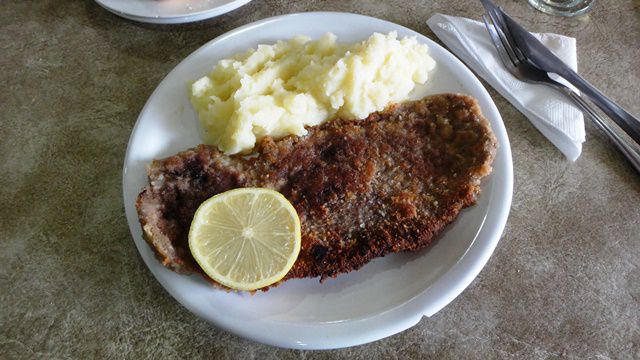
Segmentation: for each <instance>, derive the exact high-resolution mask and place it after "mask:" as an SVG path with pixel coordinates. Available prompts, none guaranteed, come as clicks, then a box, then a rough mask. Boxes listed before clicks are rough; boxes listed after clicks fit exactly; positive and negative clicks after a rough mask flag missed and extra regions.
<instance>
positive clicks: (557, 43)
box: [427, 14, 585, 161]
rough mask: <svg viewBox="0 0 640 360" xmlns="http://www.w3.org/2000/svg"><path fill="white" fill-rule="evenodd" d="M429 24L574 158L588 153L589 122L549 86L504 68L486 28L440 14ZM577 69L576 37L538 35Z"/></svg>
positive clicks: (545, 134)
mask: <svg viewBox="0 0 640 360" xmlns="http://www.w3.org/2000/svg"><path fill="white" fill-rule="evenodd" d="M427 24H428V25H429V27H430V28H431V30H433V32H434V33H435V34H436V35H437V36H438V37H439V38H440V40H442V42H443V43H444V44H445V45H447V47H449V49H450V50H451V51H453V52H454V53H455V54H456V55H457V56H458V57H459V58H460V60H462V61H463V62H464V63H466V64H467V65H468V66H469V67H471V68H472V69H473V70H474V71H475V72H476V73H477V74H478V75H480V76H481V77H482V78H483V79H485V80H486V81H487V82H488V83H489V84H491V86H493V87H494V88H495V89H496V90H497V91H498V92H499V93H500V94H502V96H504V97H505V98H506V99H507V100H509V102H510V103H511V104H513V106H515V107H516V108H517V109H518V110H520V112H522V113H523V114H524V116H526V117H527V118H528V119H529V120H530V121H531V123H532V124H533V125H534V126H535V127H536V128H537V129H538V130H540V132H541V133H542V134H543V135H544V136H546V137H547V138H548V139H549V141H551V142H552V143H553V144H554V145H555V146H556V147H557V148H558V149H559V150H560V151H561V152H562V153H563V154H564V155H565V156H566V157H567V158H568V159H569V160H571V161H575V160H576V159H577V158H578V157H579V156H580V153H581V152H582V143H583V142H584V135H585V132H584V119H583V116H582V112H580V111H579V110H578V109H577V108H576V107H575V106H573V104H572V103H571V102H570V101H569V100H568V99H565V97H564V96H563V95H561V94H560V93H559V92H557V91H556V90H554V89H552V88H550V87H548V86H546V85H535V84H529V83H525V82H523V81H520V80H518V79H516V78H515V77H514V76H513V75H511V74H510V73H509V72H508V71H507V70H506V69H505V68H504V66H503V65H502V62H501V61H500V58H499V57H498V53H497V51H496V49H495V48H494V46H493V43H492V42H491V39H490V38H489V33H488V32H487V30H486V29H485V27H484V24H483V23H481V22H478V21H474V20H471V19H467V18H462V17H455V16H447V15H443V14H435V15H433V16H432V17H431V18H430V19H429V20H428V21H427ZM533 36H535V37H536V38H538V39H539V40H540V41H541V42H542V43H543V44H545V45H546V46H547V47H549V49H550V50H551V51H553V53H554V54H556V55H557V56H558V57H559V58H560V59H562V60H563V61H564V62H565V63H566V64H567V65H569V66H570V67H571V68H572V69H573V70H576V69H577V67H578V61H577V56H576V39H574V38H571V37H566V36H562V35H556V34H533Z"/></svg>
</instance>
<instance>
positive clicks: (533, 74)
mask: <svg viewBox="0 0 640 360" xmlns="http://www.w3.org/2000/svg"><path fill="white" fill-rule="evenodd" d="M488 14H489V17H487V16H486V15H483V16H482V20H483V21H484V25H485V27H486V28H487V31H488V32H489V37H490V38H491V41H492V42H493V45H494V46H495V47H496V50H498V55H499V57H500V60H501V61H502V63H503V64H504V66H505V67H506V68H507V70H508V71H509V72H510V73H511V74H512V75H513V76H514V77H516V78H517V79H519V80H521V81H524V82H527V83H532V84H544V85H548V86H550V87H552V88H554V89H556V90H557V91H559V92H561V93H563V94H564V95H566V96H567V97H569V99H570V100H571V101H572V102H573V103H574V104H575V105H576V106H578V108H579V109H580V110H582V112H583V113H586V114H587V115H588V117H589V118H590V119H591V120H593V122H594V123H595V124H596V125H597V126H598V127H599V128H600V129H601V130H602V131H603V132H604V133H605V134H606V135H607V136H608V137H609V139H610V140H611V141H612V142H613V144H614V145H615V147H616V148H618V150H620V152H622V154H623V155H624V156H625V157H626V158H627V160H629V162H630V163H631V165H632V166H633V167H634V169H636V171H637V172H638V173H640V145H638V144H637V143H635V142H632V141H630V140H628V139H627V138H625V137H624V136H623V135H621V134H620V130H618V129H617V128H615V125H613V124H611V123H610V122H609V121H608V120H606V119H604V118H602V117H601V116H600V115H599V114H598V113H597V112H596V111H595V110H594V109H593V108H592V107H591V105H589V103H588V102H586V101H585V100H584V99H583V98H582V97H581V96H580V95H578V94H577V93H576V92H574V91H573V90H572V89H571V88H569V87H567V86H565V85H564V84H562V83H560V82H557V81H555V80H553V79H552V78H551V77H549V74H548V73H547V72H546V71H543V70H541V69H539V68H538V67H536V66H535V65H533V64H531V62H529V60H527V59H526V58H525V57H524V55H522V53H521V52H520V51H519V50H518V49H517V48H514V47H513V46H511V44H512V42H510V41H509V39H508V38H507V36H508V35H505V34H504V33H503V32H502V31H501V29H500V27H499V26H496V25H495V23H496V22H497V20H496V18H495V17H494V16H493V15H492V14H491V12H489V13H488Z"/></svg>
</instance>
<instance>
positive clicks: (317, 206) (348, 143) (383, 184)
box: [136, 94, 497, 282]
mask: <svg viewBox="0 0 640 360" xmlns="http://www.w3.org/2000/svg"><path fill="white" fill-rule="evenodd" d="M308 130H309V133H308V135H306V136H304V137H295V136H290V137H286V138H283V139H280V140H273V139H271V138H268V137H267V138H264V139H263V140H262V141H261V142H260V143H259V144H258V146H257V147H256V148H255V151H254V154H252V155H251V156H242V155H224V154H223V153H222V152H220V151H219V150H218V149H216V148H215V147H212V146H207V145H200V146H198V147H196V148H194V149H190V150H187V151H184V152H181V153H179V154H177V155H175V156H171V157H168V158H166V159H162V160H155V161H153V162H152V163H151V165H150V166H149V168H148V176H149V183H150V184H149V186H147V187H146V188H145V189H144V190H143V191H142V192H141V193H140V195H139V196H138V199H137V202H136V207H137V210H138V215H139V219H140V223H141V225H142V229H143V237H144V239H145V240H146V241H147V242H148V243H149V245H150V246H151V248H152V249H153V250H154V251H155V253H156V254H157V256H158V258H159V259H160V260H161V261H162V263H163V264H164V265H165V266H167V267H169V268H171V269H172V270H174V271H176V272H180V273H194V272H195V273H200V274H202V275H203V276H205V278H206V275H204V273H203V272H202V271H201V270H200V268H199V267H198V265H197V264H196V263H195V261H194V259H193V257H192V256H191V254H190V252H189V245H188V238H187V236H188V232H189V227H190V224H191V220H192V218H193V215H194V213H195V211H196V209H197V208H198V206H199V205H200V204H201V203H202V202H204V201H205V200H206V199H208V198H210V197H211V196H213V195H215V194H218V193H220V192H223V191H226V190H230V189H233V188H238V187H249V186H251V187H265V188H271V189H274V190H277V191H279V192H281V193H282V194H283V195H284V196H285V197H286V198H287V199H288V200H289V201H290V202H291V203H292V204H293V206H294V207H295V208H296V210H297V212H298V214H299V216H300V221H301V225H302V247H301V250H300V255H299V257H298V260H297V261H296V263H295V264H294V266H293V268H292V269H291V271H290V272H289V273H288V274H287V276H286V277H285V278H284V279H283V281H284V280H287V279H292V278H306V277H320V278H321V279H325V278H326V277H335V276H336V275H338V274H341V273H347V272H350V271H353V270H357V269H359V268H360V267H362V266H363V265H365V264H366V263H368V262H369V261H371V260H372V259H374V258H377V257H381V256H384V255H386V254H389V253H395V252H399V251H414V250H418V249H421V248H424V247H425V246H427V245H429V244H430V243H431V242H432V241H433V239H434V238H435V237H436V236H437V235H438V234H439V233H440V232H441V231H442V230H443V229H444V228H445V226H447V225H448V224H449V223H451V222H452V221H454V220H455V219H456V217H457V216H458V214H459V212H460V210H461V209H463V208H465V207H467V206H470V205H473V204H474V203H475V202H476V198H477V196H478V195H479V193H480V179H481V178H482V177H484V176H486V175H488V174H489V173H490V172H491V163H492V161H493V158H494V154H495V150H496V147H497V143H496V139H495V136H494V135H493V133H492V131H491V128H490V126H489V123H488V121H487V120H486V119H485V118H484V117H483V116H482V113H481V111H480V108H479V106H478V104H477V102H476V100H475V99H473V98H472V97H469V96H465V95H459V94H443V95H434V96H429V97H426V98H423V99H422V100H418V101H413V102H406V103H403V104H400V105H394V106H391V107H389V108H388V109H386V110H385V111H383V112H378V113H374V114H371V115H370V116H369V117H367V118H366V119H363V120H342V119H335V120H332V121H329V122H326V123H324V124H323V125H320V126H316V127H311V128H309V129H308ZM207 279H208V278H207ZM208 280H209V281H211V282H213V280H211V279H208Z"/></svg>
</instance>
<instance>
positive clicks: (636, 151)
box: [560, 86, 640, 174]
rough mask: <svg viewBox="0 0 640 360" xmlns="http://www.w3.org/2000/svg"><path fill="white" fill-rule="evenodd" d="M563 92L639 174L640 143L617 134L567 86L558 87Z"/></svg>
mask: <svg viewBox="0 0 640 360" xmlns="http://www.w3.org/2000/svg"><path fill="white" fill-rule="evenodd" d="M560 89H561V90H562V91H563V92H564V93H565V94H567V95H568V96H569V98H571V100H573V103H574V104H576V105H577V106H578V108H580V110H582V112H583V113H585V114H586V115H588V116H589V117H590V118H591V120H593V122H594V123H595V124H596V125H597V126H598V127H599V128H600V130H602V131H603V132H604V133H605V134H606V135H607V136H608V137H609V140H611V142H612V143H613V145H614V146H615V147H616V148H618V150H620V152H621V153H622V154H623V155H624V156H625V157H626V158H627V160H629V163H630V164H631V166H633V168H634V169H635V170H636V171H637V172H638V174H640V144H636V143H633V142H632V141H629V140H627V139H626V138H624V137H623V136H621V135H619V131H620V130H617V129H616V128H615V125H613V124H611V122H609V121H608V120H606V119H604V118H602V117H600V115H599V114H598V113H597V112H596V111H594V109H592V108H591V106H590V105H589V103H588V102H587V101H586V100H584V99H582V97H580V95H578V94H576V93H575V92H573V90H571V89H569V88H568V87H564V86H563V87H561V88H560Z"/></svg>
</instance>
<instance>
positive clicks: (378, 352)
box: [0, 0, 640, 359]
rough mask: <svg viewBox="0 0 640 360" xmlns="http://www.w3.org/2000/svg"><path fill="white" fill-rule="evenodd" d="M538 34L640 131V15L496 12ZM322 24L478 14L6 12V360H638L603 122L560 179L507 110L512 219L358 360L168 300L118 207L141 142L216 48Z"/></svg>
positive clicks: (437, 8) (549, 153) (633, 255)
mask: <svg viewBox="0 0 640 360" xmlns="http://www.w3.org/2000/svg"><path fill="white" fill-rule="evenodd" d="M498 3H499V4H501V5H503V6H504V7H505V9H506V10H507V12H509V13H510V14H512V15H513V16H514V17H515V18H516V19H517V20H518V21H520V22H521V23H522V24H523V25H524V26H525V27H527V28H528V29H530V30H532V31H541V32H557V33H561V34H565V35H569V36H574V37H576V38H577V42H578V61H579V69H580V73H581V74H582V75H583V76H584V77H585V78H587V79H588V80H589V81H591V82H592V83H593V84H596V85H597V86H598V87H599V88H600V89H601V90H603V91H604V92H605V93H606V94H609V95H610V96H611V97H612V98H613V99H615V100H616V101H618V102H619V103H620V104H621V105H622V106H623V107H625V108H627V109H629V110H630V111H631V112H632V113H635V114H640V102H639V101H638V100H639V99H640V97H639V95H638V94H639V93H640V46H639V44H640V2H638V1H637V0H636V1H632V0H619V1H615V2H614V1H600V2H599V3H598V4H597V5H596V7H595V9H594V10H593V12H591V13H590V14H589V15H587V16H583V17H579V18H557V17H550V16H547V15H544V14H542V13H539V12H536V11H535V10H533V9H532V8H530V7H529V6H528V5H527V4H526V1H525V0H518V1H513V0H511V1H507V0H503V1H498ZM312 10H333V11H348V12H355V13H360V14H366V15H370V16H374V17H379V18H382V19H386V20H390V21H393V22H396V23H398V24H401V25H404V26H406V27H409V28H411V29H414V30H416V31H418V32H421V33H423V34H425V35H426V36H428V37H430V38H431V39H435V36H434V35H433V33H432V32H431V31H430V30H429V29H428V27H427V26H426V24H425V20H426V19H428V18H429V17H430V16H431V15H432V14H434V13H436V12H442V13H445V14H451V15H458V16H466V17H470V18H475V19H479V17H480V15H481V13H482V9H481V6H480V3H479V1H465V0H449V1H416V0H411V1H404V0H389V1H374V0H366V1H337V0H336V1H283V0H255V1H253V2H251V3H250V4H248V5H247V6H244V7H242V8H240V9H238V10H236V11H233V12H231V13H229V14H227V15H224V16H221V17H219V18H215V19H211V20H207V21H204V22H200V23H195V24H188V25H177V26H157V25H145V24H138V23H134V22H131V21H128V20H124V19H121V18H119V17H117V16H115V15H112V14H111V13H109V12H107V11H105V10H103V9H102V8H100V7H99V6H98V5H96V4H95V3H94V2H93V1H83V2H78V1H53V0H48V1H44V0H43V1H38V2H31V1H25V2H18V1H3V2H0V14H2V15H1V16H0V17H1V18H2V21H0V29H1V31H0V48H1V49H2V50H1V51H0V52H1V53H2V55H0V69H2V71H0V83H2V84H3V86H4V88H5V90H4V91H1V92H0V109H1V110H0V114H1V117H0V138H1V139H2V141H0V159H1V161H0V170H1V171H0V173H1V174H2V176H0V202H1V204H2V206H0V219H2V220H1V225H0V264H1V265H0V304H2V305H1V308H0V354H3V355H2V357H3V358H9V359H20V358H36V359H37V358H43V359H51V358H79V359H84V358H154V359H155V358H164V357H166V358H182V357H185V358H220V359H227V358H237V357H248V358H259V359H298V358H299V359H328V358H349V359H369V358H376V357H379V358H385V359H387V358H392V359H393V358H403V359H404V358H437V359H446V358H453V359H458V358H482V359H486V358H507V359H511V358H513V359H540V358H564V357H566V358H593V359H608V358H616V359H618V358H634V357H635V358H638V357H640V325H639V324H640V304H639V302H640V176H639V175H638V174H636V173H634V171H633V170H632V168H631V167H630V166H629V165H628V164H626V163H625V161H624V159H623V157H622V156H621V155H619V154H618V153H617V152H616V151H615V149H614V148H613V147H612V146H611V145H610V144H609V143H608V142H607V141H606V140H605V139H604V137H603V136H602V135H601V134H600V133H599V132H598V131H597V129H596V128H594V126H592V125H591V124H590V123H588V124H587V141H586V142H585V143H584V146H583V153H582V156H581V157H580V158H579V159H578V160H577V161H576V162H575V163H572V162H569V161H567V160H566V159H565V158H564V157H563V156H562V155H561V154H560V152H559V151H557V150H556V149H555V148H554V147H553V146H552V145H551V143H549V142H548V141H547V140H546V139H545V138H544V137H543V136H542V135H541V134H540V133H538V131H536V129H535V128H534V127H533V126H532V125H531V124H530V123H529V122H528V121H527V119H525V118H524V117H523V116H522V115H521V114H520V113H519V112H518V111H517V110H515V108H514V107H512V106H511V105H510V104H509V103H507V101H505V99H504V98H502V97H501V96H500V95H498V94H497V93H496V92H495V91H494V90H493V89H491V88H490V87H487V88H488V89H489V92H490V93H491V95H492V97H493V98H494V100H495V102H496V105H497V106H498V108H499V109H500V111H501V113H502V117H503V119H504V122H505V125H506V128H507V131H508V133H509V137H510V139H511V147H512V151H513V164H514V169H515V188H514V198H513V206H512V209H511V213H510V216H509V221H508V223H507V227H506V229H505V232H504V235H503V237H502V240H501V241H500V243H499V245H498V247H497V248H496V251H495V253H494V255H493V256H492V258H491V259H490V260H489V262H488V264H487V266H486V267H485V268H484V269H483V270H482V272H481V273H480V275H479V276H478V278H477V279H476V280H475V281H474V282H473V283H472V284H471V286H469V288H467V289H466V290H465V291H464V292H463V293H462V294H461V295H460V296H459V297H458V298H457V299H456V300H455V301H453V302H452V303H451V304H450V305H448V306H447V307H446V308H445V309H444V310H442V311H440V312H439V313H438V314H436V315H435V316H433V317H431V318H424V319H422V320H421V321H420V322H419V323H418V324H417V325H416V326H415V327H413V328H411V329H409V330H407V331H405V332H403V333H400V334H397V335H395V336H392V337H389V338H386V339H383V340H380V341H377V342H374V343H371V344H367V345H363V346H357V347H353V348H347V349H340V350H332V351H322V352H306V351H297V350H286V349H277V348H272V347H269V346H266V345H262V344H257V343H254V342H251V341H248V340H245V339H242V338H239V337H236V336H234V335H231V334H229V333H226V332H224V331H222V330H219V329H216V328H214V327H211V326H210V325H209V324H207V323H206V322H204V321H202V320H200V319H198V318H196V317H195V316H194V315H192V314H191V313H189V312H188V311H187V310H186V309H184V308H183V307H182V306H180V304H179V303H178V302H176V301H175V300H174V299H173V298H172V297H171V296H169V295H168V294H167V293H166V292H165V291H164V290H163V289H162V287H161V286H160V284H158V282H156V281H155V279H154V278H153V276H152V275H151V273H150V272H149V271H148V270H147V268H146V266H145V265H144V264H143V262H142V260H141V258H140V256H139V255H138V252H137V250H136V248H135V246H134V244H133V241H132V239H131V236H130V234H129V229H128V227H127V222H126V220H125V216H124V209H123V202H122V195H121V194H122V189H121V178H122V173H121V172H122V163H123V159H124V154H125V149H126V145H127V140H128V138H129V134H130V132H131V129H132V127H133V124H134V122H135V120H136V118H137V116H138V113H139V112H140V110H141V108H142V106H143V105H144V103H145V101H146V100H147V98H148V97H149V95H150V94H151V92H152V91H153V90H154V88H155V87H156V86H157V85H158V83H159V82H160V80H161V79H162V78H163V77H164V76H165V75H166V74H167V73H168V72H169V71H170V70H171V69H172V68H173V67H174V66H175V65H176V64H177V63H178V62H180V61H181V60H182V59H183V58H184V57H186V56H187V55H188V54H189V53H191V52H192V51H194V50H195V49H197V48H198V47H199V46H201V45H202V44H204V43H205V42H207V41H208V40H210V39H212V38H214V37H216V36H217V35H220V34H222V33H224V32H226V31H229V30H231V29H234V28H236V27H238V26H241V25H243V24H246V23H249V22H252V21H255V20H259V19H263V18H266V17H270V16H274V15H280V14H286V13H292V12H301V11H312Z"/></svg>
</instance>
